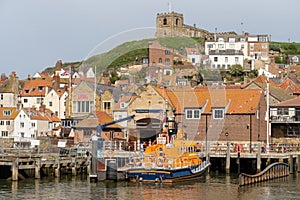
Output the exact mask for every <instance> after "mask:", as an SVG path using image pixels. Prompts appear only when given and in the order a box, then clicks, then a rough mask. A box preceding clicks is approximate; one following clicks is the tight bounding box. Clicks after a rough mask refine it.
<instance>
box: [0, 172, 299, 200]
mask: <svg viewBox="0 0 300 200" xmlns="http://www.w3.org/2000/svg"><path fill="white" fill-rule="evenodd" d="M0 187H1V191H0V199H1V200H2V199H80V200H85V199H101V200H102V199H104V200H108V199H112V200H115V199H116V200H135V199H138V200H144V199H145V200H146V199H147V200H148V199H151V200H162V199H163V200H173V199H174V200H181V199H186V200H193V199H213V200H218V199H222V200H226V199H230V200H235V199H272V200H273V199H280V200H283V199H300V177H298V175H297V174H295V175H290V176H289V177H285V178H279V179H275V180H271V181H268V182H264V183H258V184H254V185H249V186H243V187H239V186H238V184H237V176H236V175H235V176H234V175H232V176H226V175H220V174H210V175H207V176H206V177H202V178H200V179H199V180H197V181H193V182H183V183H177V184H161V183H156V184H149V183H129V182H109V181H107V182H97V183H95V182H92V181H90V180H89V179H88V177H86V176H77V177H74V176H73V177H72V176H62V177H61V178H60V179H55V178H53V177H46V178H45V177H44V178H42V179H26V180H21V181H18V182H12V181H8V180H0Z"/></svg>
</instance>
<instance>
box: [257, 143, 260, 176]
mask: <svg viewBox="0 0 300 200" xmlns="http://www.w3.org/2000/svg"><path fill="white" fill-rule="evenodd" d="M260 171H261V143H260V142H258V151H257V161H256V173H259V172H260Z"/></svg>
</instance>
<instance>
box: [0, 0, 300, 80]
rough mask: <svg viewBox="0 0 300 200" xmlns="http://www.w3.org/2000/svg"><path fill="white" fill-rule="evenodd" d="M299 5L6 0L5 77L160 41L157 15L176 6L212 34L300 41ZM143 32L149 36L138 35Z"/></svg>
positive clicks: (264, 0)
mask: <svg viewBox="0 0 300 200" xmlns="http://www.w3.org/2000/svg"><path fill="white" fill-rule="evenodd" d="M169 5H171V6H170V7H169ZM299 7H300V1H299V0H286V1H281V0H251V1H243V0H209V1H203V0H169V1H167V0H26V1H24V0H21V1H20V0H0V69H1V70H0V73H5V74H6V75H9V74H10V73H11V72H12V71H15V72H17V74H18V76H19V78H20V79H24V78H26V77H27V76H28V75H33V74H34V73H36V72H41V71H43V70H44V69H45V68H46V67H49V66H54V65H55V63H56V61H57V60H59V59H61V60H62V61H63V62H73V61H82V60H84V59H86V58H87V57H88V56H89V55H92V54H97V53H98V52H100V53H101V51H100V50H99V47H102V46H103V49H108V50H109V45H107V44H112V45H111V48H112V47H113V46H114V45H115V44H114V41H116V40H119V41H122V40H125V41H126V40H132V38H135V37H136V38H137V39H139V38H140V37H143V36H145V37H151V35H152V34H153V37H154V32H153V30H155V20H156V14H157V13H163V12H168V11H169V9H170V8H171V10H172V11H174V12H178V13H182V14H183V15H184V23H185V24H187V25H193V24H196V26H197V27H199V28H202V29H205V30H208V31H210V32H214V31H215V29H217V32H225V31H235V32H236V33H242V31H244V32H249V33H250V34H268V35H270V36H271V40H272V41H280V42H288V41H290V42H300V26H299V22H298V20H299V19H300V12H299V11H298V10H299ZM141 29H142V30H146V32H147V34H144V33H140V32H139V33H136V30H141ZM151 30H152V31H151ZM124 35H126V36H125V37H122V36H124ZM105 44H106V45H107V46H106V47H105V48H104V46H105ZM96 49H97V50H96ZM100 49H101V48H100Z"/></svg>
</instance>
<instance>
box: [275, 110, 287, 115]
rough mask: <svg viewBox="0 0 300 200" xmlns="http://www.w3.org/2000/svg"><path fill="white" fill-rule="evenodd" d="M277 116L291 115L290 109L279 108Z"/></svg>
mask: <svg viewBox="0 0 300 200" xmlns="http://www.w3.org/2000/svg"><path fill="white" fill-rule="evenodd" d="M277 115H289V108H277Z"/></svg>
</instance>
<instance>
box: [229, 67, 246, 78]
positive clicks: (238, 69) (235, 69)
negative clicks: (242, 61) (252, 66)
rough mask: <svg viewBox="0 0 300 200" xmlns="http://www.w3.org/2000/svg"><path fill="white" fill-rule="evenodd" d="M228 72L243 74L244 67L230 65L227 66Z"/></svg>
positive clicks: (237, 74)
mask: <svg viewBox="0 0 300 200" xmlns="http://www.w3.org/2000/svg"><path fill="white" fill-rule="evenodd" d="M229 73H230V74H231V75H232V76H234V77H237V76H242V75H243V74H244V69H243V67H242V66H241V65H232V66H230V68H229Z"/></svg>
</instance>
